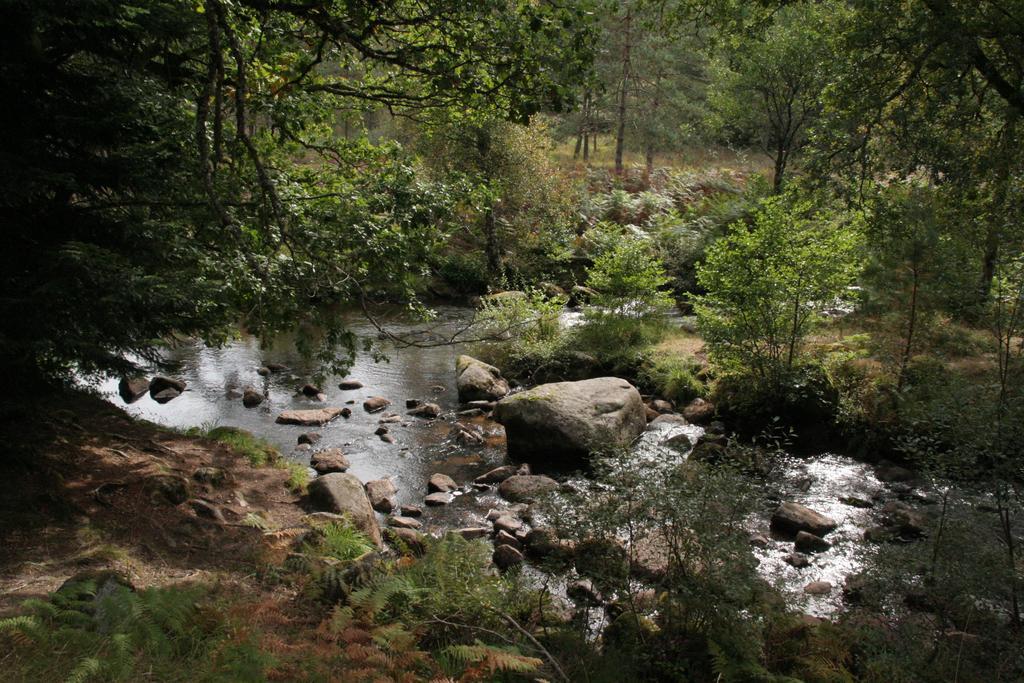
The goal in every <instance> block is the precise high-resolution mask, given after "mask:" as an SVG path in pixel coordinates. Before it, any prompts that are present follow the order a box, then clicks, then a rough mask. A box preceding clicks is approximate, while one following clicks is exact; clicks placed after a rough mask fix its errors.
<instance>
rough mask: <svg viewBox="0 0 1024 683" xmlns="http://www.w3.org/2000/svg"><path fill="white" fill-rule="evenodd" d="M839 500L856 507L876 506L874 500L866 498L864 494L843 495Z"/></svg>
mask: <svg viewBox="0 0 1024 683" xmlns="http://www.w3.org/2000/svg"><path fill="white" fill-rule="evenodd" d="M839 502H840V503H842V504H843V505H849V506H850V507H855V508H865V509H867V508H873V507H875V503H874V501H872V500H870V499H868V498H864V497H863V496H841V497H840V498H839Z"/></svg>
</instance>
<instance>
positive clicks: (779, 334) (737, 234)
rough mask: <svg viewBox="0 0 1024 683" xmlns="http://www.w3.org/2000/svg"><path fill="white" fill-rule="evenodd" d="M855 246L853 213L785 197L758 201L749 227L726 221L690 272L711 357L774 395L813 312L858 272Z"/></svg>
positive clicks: (789, 369) (798, 351) (797, 358)
mask: <svg viewBox="0 0 1024 683" xmlns="http://www.w3.org/2000/svg"><path fill="white" fill-rule="evenodd" d="M859 241H860V230H859V227H858V220H857V217H856V216H852V217H844V216H840V217H839V218H836V217H835V215H834V214H826V213H824V212H822V211H815V210H814V209H813V208H812V205H811V204H810V203H809V202H806V201H794V200H792V199H791V198H785V197H783V198H775V199H772V200H767V201H765V202H764V203H763V204H762V206H761V209H760V210H759V211H758V213H757V215H756V216H755V219H754V224H753V225H752V226H750V227H748V226H747V225H745V224H743V223H736V224H734V225H733V226H732V227H731V228H730V233H729V235H728V236H726V237H725V238H724V239H722V240H720V241H718V242H716V243H715V244H714V245H713V246H712V247H711V248H710V249H709V250H708V253H707V258H706V259H705V262H704V264H703V265H702V266H701V267H700V269H699V271H698V282H699V284H700V285H701V286H702V287H703V288H704V289H705V290H706V292H707V293H706V294H703V295H699V296H694V297H692V301H693V303H694V308H695V310H696V312H697V316H698V318H699V320H700V329H701V331H702V333H703V334H704V336H705V338H706V339H707V341H708V346H709V348H710V350H711V355H712V358H713V360H714V361H715V362H716V363H717V364H719V365H721V366H722V367H723V368H724V369H726V370H731V371H733V372H738V373H742V374H747V375H749V376H750V377H751V379H752V380H754V381H755V382H757V383H760V384H762V385H765V386H766V387H767V388H768V390H769V392H772V391H781V390H782V388H783V386H784V385H785V384H786V383H787V382H788V381H789V380H787V376H788V375H789V374H790V373H791V372H792V371H793V370H794V369H795V368H796V366H797V365H798V363H799V361H800V358H801V351H802V343H803V340H804V337H805V336H806V335H807V333H808V331H809V330H810V329H811V327H812V326H813V325H814V324H815V322H816V321H817V319H818V312H819V311H820V310H822V309H824V308H826V307H828V306H831V305H833V302H834V301H835V300H836V299H837V298H839V297H840V296H841V295H842V294H843V293H844V292H845V291H846V288H847V286H848V285H850V284H851V283H852V280H853V278H854V277H855V276H856V274H857V273H858V272H859V268H860V262H859V258H858V251H857V249H858V245H859ZM796 381H797V382H799V380H796ZM790 383H792V382H790Z"/></svg>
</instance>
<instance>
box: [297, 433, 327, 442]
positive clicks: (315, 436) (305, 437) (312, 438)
mask: <svg viewBox="0 0 1024 683" xmlns="http://www.w3.org/2000/svg"><path fill="white" fill-rule="evenodd" d="M321 438H322V436H321V434H320V432H306V433H305V434H299V439H298V442H299V443H300V444H302V443H308V444H310V445H312V444H315V443H316V442H318V441H319V440H320V439H321Z"/></svg>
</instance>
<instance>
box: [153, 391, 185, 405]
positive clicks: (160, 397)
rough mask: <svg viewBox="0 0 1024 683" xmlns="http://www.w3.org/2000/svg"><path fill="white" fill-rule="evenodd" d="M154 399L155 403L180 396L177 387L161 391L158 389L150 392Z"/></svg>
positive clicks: (165, 401)
mask: <svg viewBox="0 0 1024 683" xmlns="http://www.w3.org/2000/svg"><path fill="white" fill-rule="evenodd" d="M151 396H152V398H153V400H154V401H156V402H157V403H167V402H168V401H173V400H174V399H176V398H178V397H179V396H181V392H180V391H178V390H177V389H172V388H167V389H164V390H163V391H158V392H156V393H155V394H151Z"/></svg>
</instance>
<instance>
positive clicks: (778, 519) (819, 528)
mask: <svg viewBox="0 0 1024 683" xmlns="http://www.w3.org/2000/svg"><path fill="white" fill-rule="evenodd" d="M836 526H838V525H837V524H836V522H835V520H833V519H831V518H830V517H826V516H825V515H823V514H821V513H820V512H815V511H814V510H812V509H810V508H809V507H806V506H804V505H800V504H799V503H783V504H782V505H780V506H779V508H778V509H777V510H776V511H775V514H773V515H772V523H771V527H772V531H775V532H778V533H783V534H791V535H793V536H796V534H798V533H799V532H801V531H806V532H807V533H809V534H814V535H815V536H824V535H825V534H827V533H828V532H830V531H832V530H833V529H835V528H836Z"/></svg>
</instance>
